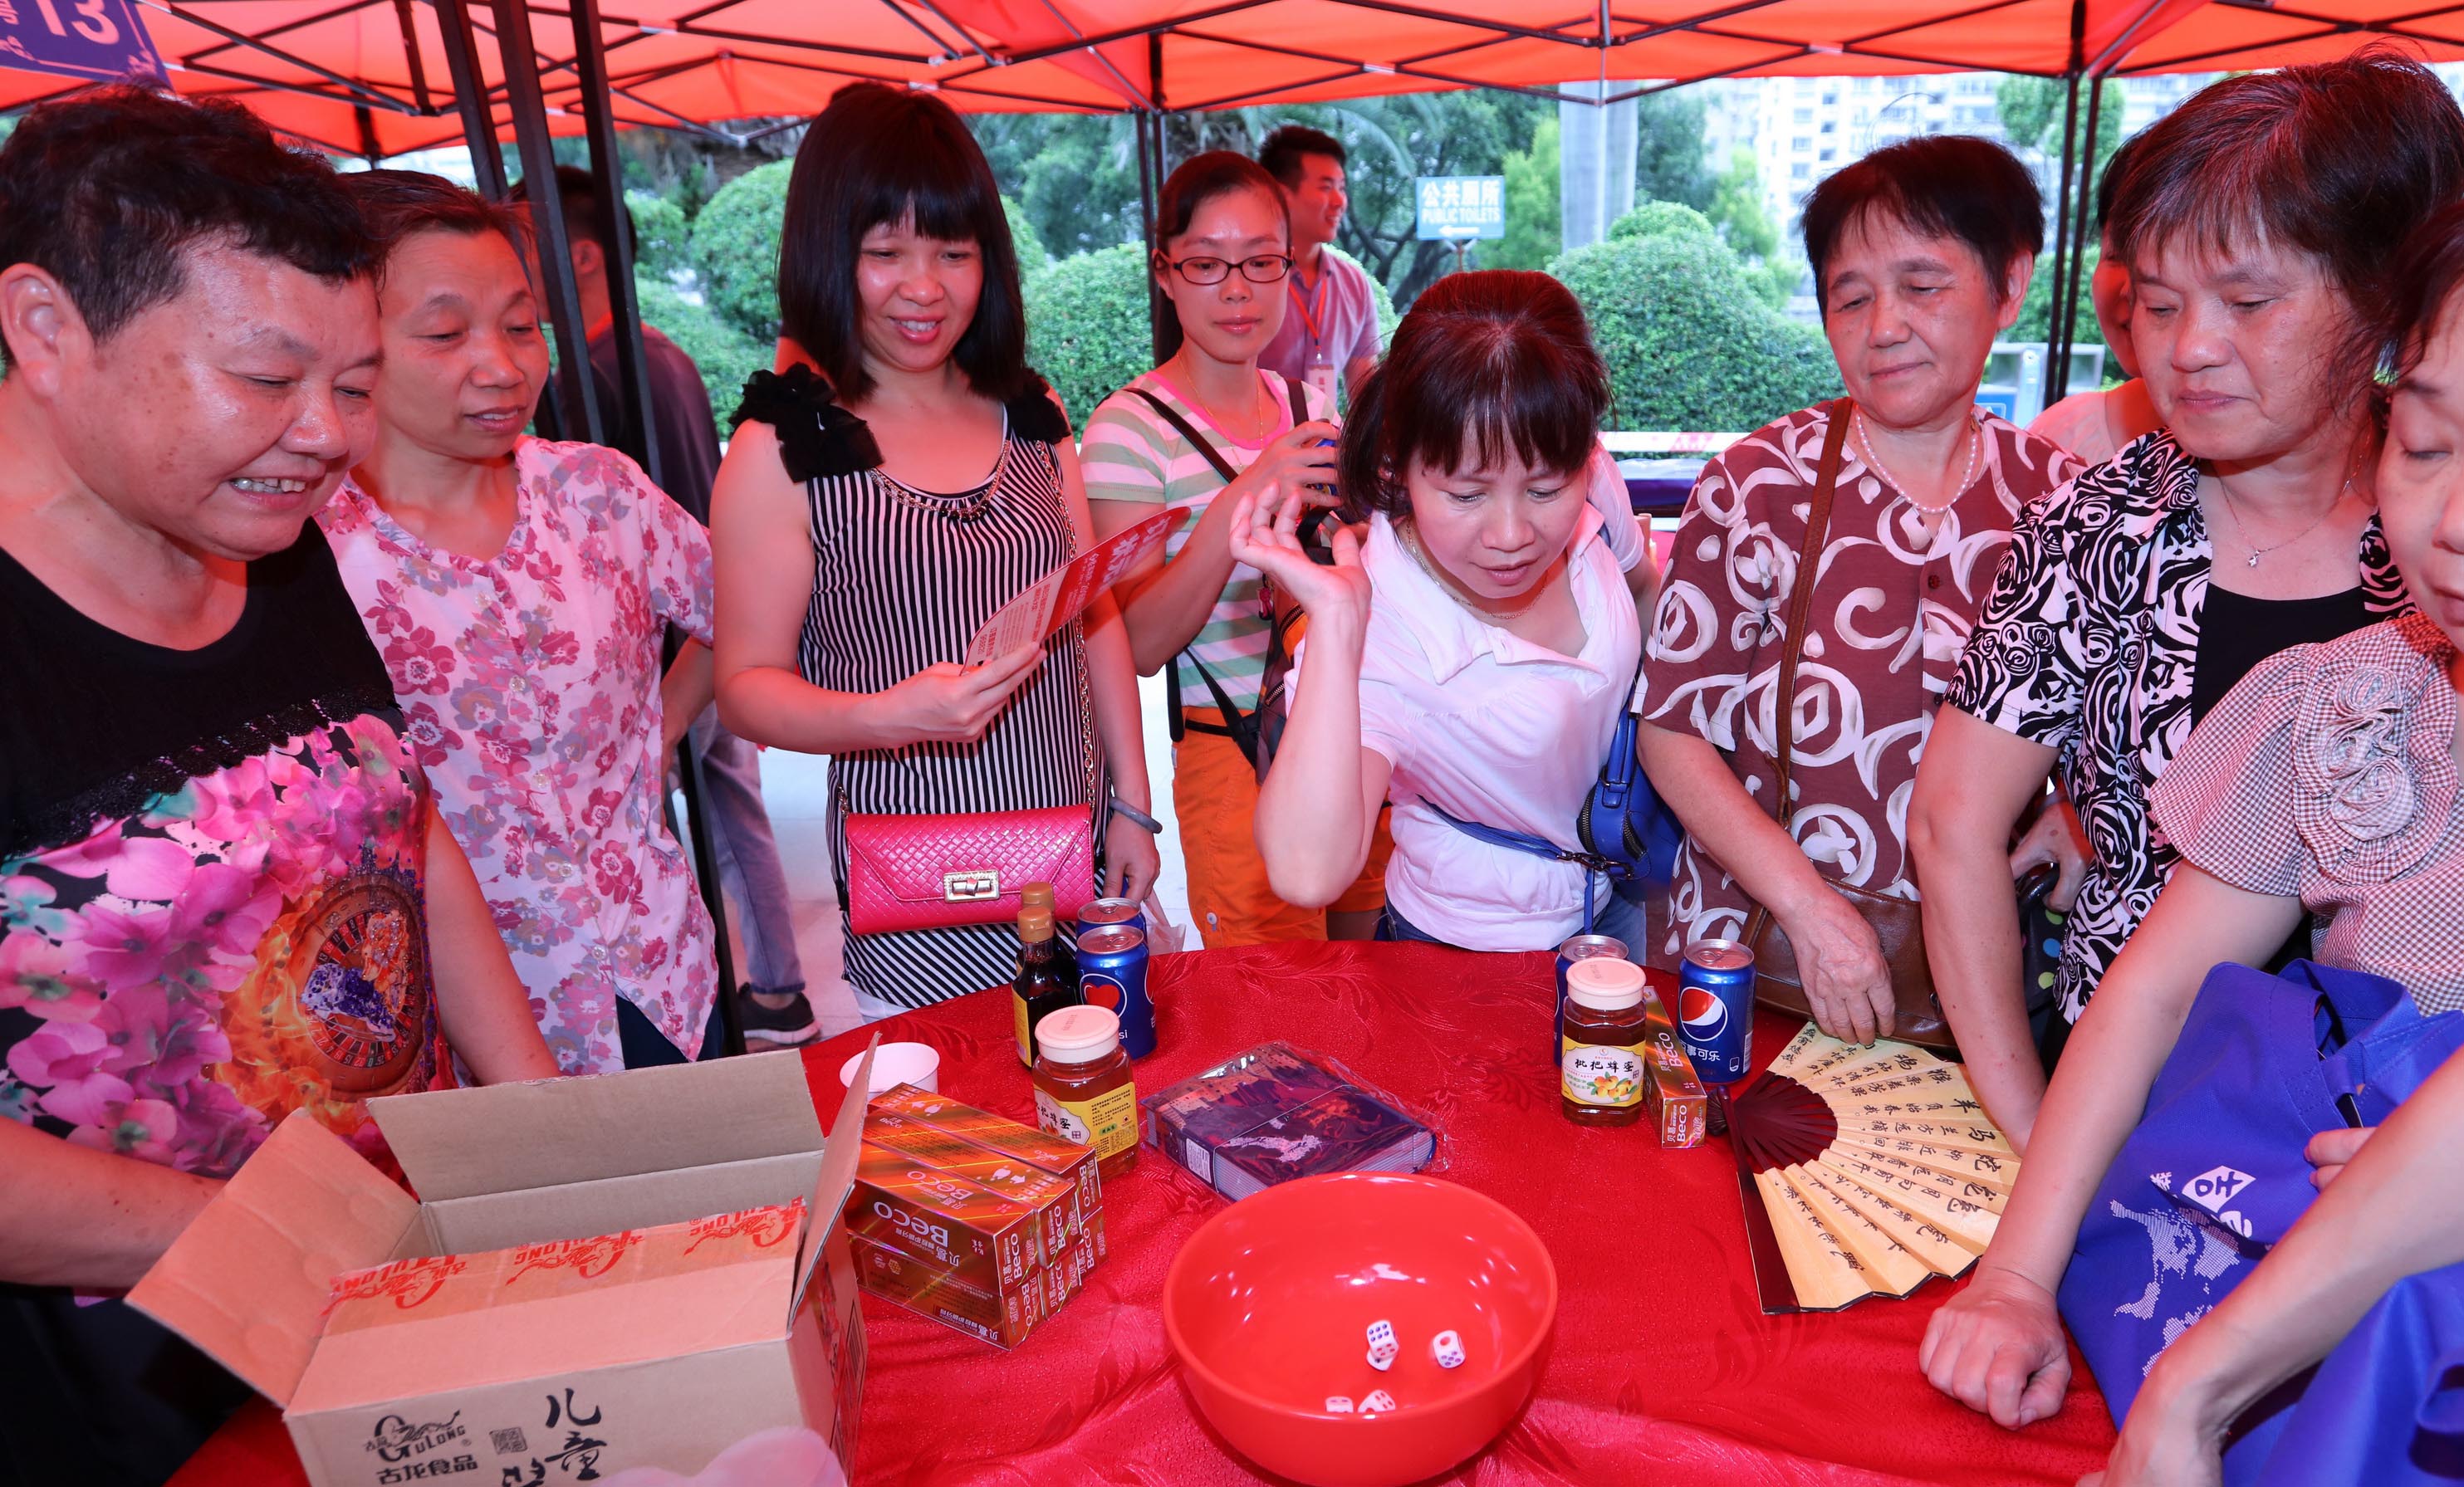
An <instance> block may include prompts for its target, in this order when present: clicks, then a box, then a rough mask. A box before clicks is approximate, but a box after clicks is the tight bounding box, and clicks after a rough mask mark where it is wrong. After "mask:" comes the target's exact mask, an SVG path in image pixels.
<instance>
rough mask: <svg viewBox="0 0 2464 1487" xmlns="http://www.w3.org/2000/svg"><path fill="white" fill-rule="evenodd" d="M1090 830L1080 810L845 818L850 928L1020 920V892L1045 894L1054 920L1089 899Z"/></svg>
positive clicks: (878, 930) (879, 930)
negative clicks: (1042, 886) (1042, 889)
mask: <svg viewBox="0 0 2464 1487" xmlns="http://www.w3.org/2000/svg"><path fill="white" fill-rule="evenodd" d="M1094 828H1095V822H1094V816H1093V813H1092V812H1090V811H1089V809H1088V808H1087V807H1086V806H1083V805H1061V806H1055V807H1053V808H1052V809H1050V810H1044V811H984V812H979V813H977V814H974V815H963V816H859V815H856V814H853V813H849V814H848V815H847V927H848V928H849V929H853V930H854V931H855V932H856V933H858V934H895V933H898V932H900V931H901V930H907V929H954V928H956V927H957V926H959V925H971V924H1000V923H1002V922H1003V921H1005V920H1007V921H1014V920H1016V919H1017V918H1018V908H1019V893H1020V890H1021V889H1023V888H1024V887H1025V886H1027V885H1028V884H1030V883H1048V884H1051V885H1052V908H1053V913H1054V916H1055V917H1056V918H1061V919H1069V918H1074V917H1075V916H1076V915H1077V912H1078V910H1079V909H1081V908H1085V907H1086V906H1087V904H1088V903H1089V901H1090V900H1091V899H1093V898H1094V897H1095V829H1094Z"/></svg>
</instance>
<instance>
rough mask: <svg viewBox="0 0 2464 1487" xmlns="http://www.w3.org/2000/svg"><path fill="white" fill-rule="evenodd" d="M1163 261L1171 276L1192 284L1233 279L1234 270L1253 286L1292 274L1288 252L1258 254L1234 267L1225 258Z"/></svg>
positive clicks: (1272, 281)
mask: <svg viewBox="0 0 2464 1487" xmlns="http://www.w3.org/2000/svg"><path fill="white" fill-rule="evenodd" d="M1164 262H1165V263H1167V264H1171V266H1172V270H1173V272H1174V273H1177V274H1179V275H1180V276H1181V277H1182V278H1185V279H1187V280H1189V282H1191V283H1192V284H1221V283H1222V282H1223V281H1224V280H1225V279H1227V278H1230V277H1231V276H1232V271H1233V269H1234V268H1236V267H1237V268H1239V269H1240V271H1241V276H1242V277H1243V278H1244V279H1247V280H1248V281H1249V282H1250V283H1252V284H1272V283H1274V282H1275V281H1276V280H1278V279H1280V278H1282V277H1283V276H1284V275H1285V274H1287V273H1291V272H1292V258H1291V254H1289V253H1260V254H1259V255H1258V256H1256V257H1255V258H1243V259H1242V260H1241V261H1240V263H1239V264H1237V265H1235V264H1234V263H1233V262H1232V261H1231V260H1230V259H1228V258H1183V259H1180V260H1179V261H1178V262H1175V261H1174V260H1172V259H1170V258H1166V259H1165V260H1164Z"/></svg>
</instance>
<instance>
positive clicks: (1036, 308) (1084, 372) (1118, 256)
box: [1026, 243, 1155, 425]
mask: <svg viewBox="0 0 2464 1487" xmlns="http://www.w3.org/2000/svg"><path fill="white" fill-rule="evenodd" d="M1146 259H1147V255H1146V251H1145V250H1144V249H1142V248H1140V247H1138V245H1136V244H1135V243H1123V244H1120V245H1118V246H1116V247H1112V248H1105V249H1099V250H1097V251H1094V252H1089V253H1072V254H1071V255H1070V256H1068V257H1067V258H1063V259H1059V260H1057V261H1056V262H1054V263H1053V264H1052V265H1051V267H1049V268H1047V269H1045V271H1044V272H1043V273H1039V274H1037V275H1036V278H1035V287H1034V290H1033V292H1032V293H1031V294H1030V295H1028V297H1027V304H1026V354H1027V360H1028V361H1031V362H1032V363H1033V364H1034V366H1035V369H1036V370H1037V371H1039V372H1042V373H1043V374H1044V376H1045V380H1046V381H1048V382H1050V383H1052V385H1053V388H1054V390H1056V391H1058V392H1059V393H1060V394H1061V405H1062V406H1063V407H1066V408H1067V409H1068V410H1069V419H1070V422H1071V424H1072V425H1083V424H1085V423H1086V422H1087V417H1088V415H1089V414H1090V413H1092V412H1094V411H1095V405H1096V404H1098V403H1101V402H1103V401H1104V400H1105V399H1106V398H1109V397H1111V395H1112V394H1113V393H1114V392H1117V391H1118V390H1120V388H1121V387H1122V386H1123V385H1124V384H1125V383H1128V382H1129V380H1130V379H1131V378H1133V377H1135V376H1137V375H1138V374H1139V373H1140V372H1143V371H1145V370H1147V369H1148V368H1149V367H1152V366H1154V365H1155V355H1154V351H1155V341H1154V339H1153V335H1152V332H1151V331H1150V329H1149V327H1148V321H1147V269H1146Z"/></svg>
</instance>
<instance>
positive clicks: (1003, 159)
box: [967, 114, 1139, 258]
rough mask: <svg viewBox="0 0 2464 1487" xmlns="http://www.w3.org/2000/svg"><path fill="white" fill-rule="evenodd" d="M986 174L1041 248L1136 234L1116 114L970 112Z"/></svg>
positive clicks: (1128, 148) (1064, 252) (1131, 153)
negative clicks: (987, 168)
mask: <svg viewBox="0 0 2464 1487" xmlns="http://www.w3.org/2000/svg"><path fill="white" fill-rule="evenodd" d="M967 126H968V127H969V128H970V129H972V130H974V131H975V135H976V142H977V143H979V144H980V145H981V146H983V151H984V158H985V160H987V161H989V162H990V163H991V164H992V167H993V179H994V180H996V181H999V182H1000V183H1001V187H1002V189H1003V190H1004V191H1005V192H1007V193H1008V195H1009V196H1010V198H1011V199H1012V200H1014V201H1015V202H1016V203H1017V204H1018V208H1019V209H1018V212H1017V214H1016V215H1015V216H1013V217H1012V219H1011V226H1010V231H1011V233H1012V234H1013V235H1015V234H1016V233H1017V231H1018V222H1019V220H1020V219H1021V218H1023V219H1024V221H1025V223H1026V225H1027V226H1028V227H1029V228H1030V229H1032V230H1034V233H1035V238H1036V241H1037V243H1038V244H1039V245H1040V246H1041V247H1042V248H1043V249H1044V250H1045V251H1047V252H1049V253H1051V254H1053V255H1055V256H1059V257H1065V258H1066V257H1067V256H1069V255H1071V254H1073V253H1082V252H1087V251H1090V250H1093V249H1098V248H1110V247H1112V246H1113V245H1115V244H1119V243H1134V242H1137V241H1138V240H1139V223H1138V159H1137V151H1136V148H1135V142H1134V133H1133V129H1134V126H1133V121H1132V120H1130V119H1129V118H1128V117H1126V116H1123V115H1108V116H1095V115H1087V114H970V115H968V116H967Z"/></svg>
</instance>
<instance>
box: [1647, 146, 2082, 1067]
mask: <svg viewBox="0 0 2464 1487" xmlns="http://www.w3.org/2000/svg"><path fill="white" fill-rule="evenodd" d="M1804 223H1805V247H1806V254H1807V256H1808V258H1810V259H1811V260H1812V262H1813V265H1814V276H1815V291H1816V294H1817V296H1818V298H1819V300H1820V302H1821V305H1822V322H1823V329H1824V332H1825V333H1826V334H1827V335H1828V336H1829V337H1830V339H1831V349H1832V354H1833V355H1834V356H1836V357H1837V359H1838V361H1839V370H1840V375H1841V376H1842V378H1844V379H1845V381H1846V383H1847V386H1848V392H1849V399H1850V401H1849V403H1847V404H1824V405H1816V406H1815V407H1810V408H1806V409H1803V410H1801V411H1799V412H1795V413H1791V414H1790V415H1788V416H1787V417H1786V418H1783V419H1781V420H1779V421H1778V422H1777V423H1774V424H1771V425H1770V426H1766V427H1764V428H1761V429H1758V430H1756V431H1755V432H1753V433H1751V434H1749V435H1748V436H1747V437H1746V438H1745V439H1744V440H1743V441H1741V442H1740V443H1738V444H1736V445H1734V446H1732V447H1731V448H1728V449H1727V451H1726V452H1725V453H1723V454H1721V455H1720V457H1719V458H1717V459H1715V460H1713V461H1711V462H1710V464H1708V465H1707V466H1705V468H1704V470H1703V475H1702V478H1701V480H1700V481H1699V482H1697V484H1696V485H1695V487H1694V494H1693V497H1692V499H1691V500H1689V501H1688V502H1687V503H1686V508H1685V514H1684V517H1683V521H1682V522H1681V523H1680V525H1679V527H1678V531H1677V544H1676V551H1675V554H1674V556H1673V558H1672V560H1671V565H1670V569H1669V573H1668V577H1667V580H1666V584H1665V586H1664V587H1663V589H1662V591H1661V600H1660V607H1659V612H1658V614H1657V616H1656V618H1655V620H1654V623H1653V629H1652V635H1651V640H1650V648H1649V651H1648V660H1647V661H1646V663H1645V665H1644V667H1643V679H1642V687H1641V689H1640V691H1639V694H1638V696H1637V698H1636V709H1637V711H1639V712H1640V713H1641V714H1642V717H1643V720H1644V723H1645V725H1646V726H1645V727H1644V728H1643V729H1642V758H1643V765H1644V767H1645V769H1647V770H1648V771H1649V773H1650V776H1651V781H1652V784H1653V785H1654V786H1655V787H1656V788H1657V789H1658V790H1659V792H1660V795H1661V798H1662V799H1664V800H1666V801H1667V802H1668V803H1669V805H1670V806H1671V807H1672V808H1673V809H1674V810H1675V811H1676V812H1677V814H1678V816H1679V818H1680V819H1681V820H1683V821H1684V823H1685V828H1686V842H1685V846H1684V849H1683V852H1682V853H1681V854H1680V857H1679V860H1678V870H1677V883H1676V887H1675V891H1674V893H1673V895H1672V900H1671V908H1672V914H1673V923H1672V924H1671V925H1670V927H1669V929H1668V931H1667V933H1666V935H1665V936H1664V938H1662V939H1661V943H1660V944H1659V945H1658V946H1656V947H1655V955H1656V958H1658V959H1660V960H1661V962H1662V963H1663V964H1665V963H1670V962H1673V961H1674V959H1675V958H1676V957H1677V956H1678V955H1679V954H1681V953H1682V952H1683V948H1684V946H1686V945H1688V944H1691V943H1692V942H1694V941H1696V940H1700V939H1707V938H1730V939H1733V938H1738V937H1739V936H1740V933H1741V931H1742V929H1744V927H1745V923H1746V919H1747V916H1748V915H1749V913H1750V912H1751V911H1752V908H1753V906H1754V905H1756V904H1762V905H1766V906H1768V907H1769V908H1771V913H1772V916H1773V918H1774V919H1775V920H1776V921H1777V924H1778V928H1779V929H1780V930H1781V932H1783V933H1785V934H1786V935H1787V936H1788V939H1789V943H1790V945H1791V946H1792V947H1793V949H1794V950H1795V951H1796V956H1797V962H1798V967H1799V972H1800V973H1801V974H1802V976H1803V977H1804V983H1805V991H1806V995H1807V1000H1808V1001H1809V1002H1810V1003H1811V1004H1812V1005H1813V1008H1814V1012H1815V1020H1816V1021H1818V1022H1819V1023H1820V1024H1821V1025H1822V1029H1823V1031H1824V1032H1827V1033H1831V1034H1833V1035H1835V1036H1837V1037H1841V1038H1852V1039H1856V1040H1858V1041H1859V1042H1862V1041H1867V1040H1870V1039H1872V1038H1874V1037H1875V1036H1876V1035H1877V1034H1878V1033H1888V1032H1890V1031H1891V1029H1892V1006H1893V1003H1892V992H1891V984H1890V976H1889V972H1888V967H1887V966H1886V965H1885V963H1884V961H1883V957H1882V951H1881V947H1880V945H1879V944H1878V943H1877V942H1876V939H1875V936H1874V933H1873V931H1872V930H1871V929H1868V928H1867V926H1866V924H1865V922H1864V920H1863V919H1861V918H1860V917H1859V915H1858V913H1857V910H1856V909H1855V908H1853V907H1852V906H1851V905H1850V904H1849V902H1848V901H1847V899H1845V898H1843V897H1842V896H1841V895H1840V894H1839V893H1837V892H1836V891H1834V888H1833V885H1834V884H1849V885H1855V886H1859V887H1863V888H1867V889H1870V890H1873V891H1876V892H1882V893H1889V894H1893V895H1896V896H1899V897H1903V898H1910V899H1913V898H1914V897H1916V886H1915V883H1914V882H1913V880H1912V876H1911V874H1910V871H1909V867H1908V862H1907V848H1906V820H1907V799H1908V793H1909V791H1910V790H1911V789H1912V788H1913V787H1914V785H1915V781H1916V768H1917V757H1918V755H1919V754H1921V753H1922V752H1923V751H1924V748H1925V734H1926V732H1927V730H1928V729H1929V728H1930V727H1931V726H1932V722H1933V710H1934V704H1935V701H1936V699H1938V698H1939V697H1940V696H1941V695H1942V692H1943V689H1944V688H1945V687H1947V685H1948V684H1949V681H1950V673H1951V667H1952V666H1953V665H1954V664H1955V663H1956V662H1957V661H1958V659H1959V652H1960V647H1961V646H1962V645H1964V644H1965V643H1966V642H1967V639H1968V632H1969V627H1970V625H1971V624H1973V623H1974V622H1975V618H1976V610H1977V606H1978V605H1979V604H1981V603H1982V602H1983V601H1984V599H1985V593H1986V590H1987V588H1988V587H1989V586H1990V585H1991V583H1992V581H1993V575H1994V573H1995V571H1996V570H1997V569H1998V568H1999V566H2000V564H2001V559H2002V550H2003V547H2004V546H2005V545H2006V544H2007V543H2008V542H2009V540H2010V536H2011V525H2012V521H2013V517H2014V516H2015V515H2016V514H2017V513H2018V511H2019V508H2020V507H2021V506H2022V505H2024V504H2026V503H2027V502H2029V501H2032V500H2035V498H2037V497H2038V496H2041V495H2043V494H2044V493H2045V492H2049V491H2051V490H2053V489H2054V487H2056V486H2057V485H2059V484H2061V483H2062V481H2064V480H2066V479H2068V478H2069V477H2070V475H2071V474H2072V472H2073V471H2074V470H2077V469H2078V462H2077V461H2075V460H2073V459H2072V458H2071V457H2070V456H2069V455H2068V454H2065V453H2063V452H2062V451H2061V450H2060V449H2058V448H2055V447H2054V446H2053V445H2051V444H2049V443H2047V442H2045V441H2044V440H2042V439H2038V438H2036V437H2035V436H2034V435H2032V434H2029V433H2027V432H2026V431H2024V430H2022V429H2020V428H2019V427H2017V426H2014V425H2013V424H2010V423H2007V422H2005V421H2004V420H2002V419H2000V418H1997V417H1995V416H1993V415H1992V414H1991V413H1987V412H1985V411H1984V410H1983V409H1981V408H1978V407H1977V406H1976V385H1977V381H1978V379H1979V377H1980V376H1981V375H1982V374H1983V372H1984V369H1985V358H1986V355H1987V354H1988V352H1990V351H1991V348H1992V344H1993V338H1994V336H1995V334H1996V333H1997V332H1999V331H2001V330H2003V329H2005V328H2007V327H2008V326H2009V325H2010V324H2011V323H2012V322H2013V320H2014V319H2015V318H2016V317H2017V316H2018V313H2019V305H2020V301H2021V300H2022V299H2023V298H2024V297H2025V296H2026V294H2027V290H2028V277H2029V272H2030V270H2031V268H2032V267H2033V266H2034V262H2035V253H2036V250H2037V248H2038V247H2039V246H2040V245H2041V243H2042V242H2043V238H2044V219H2043V214H2042V211H2041V208H2039V207H2038V205H2037V198H2036V187H2035V182H2034V181H2032V180H2031V179H2030V178H2029V176H2028V173H2027V171H2026V170H2025V169H2024V168H2023V167H2022V166H2021V165H2020V164H2019V163H2018V162H2017V161H2015V160H2013V158H2012V157H2011V154H2010V152H2009V151H2007V150H2005V149H2003V148H2002V147H2001V146H2000V145H1998V144H1994V143H1991V142H1987V141H1984V140H1978V139H1970V138H1966V137H1962V136H1937V137H1933V138H1929V139H1916V140H1909V141H1905V142H1902V143H1899V144H1894V145H1890V146H1887V147H1886V148H1883V149H1880V150H1877V151H1875V152H1874V153H1873V154H1871V155H1868V156H1866V157H1865V158H1864V159H1863V160H1861V161H1859V162H1858V163H1857V164H1853V165H1850V166H1849V167H1847V168H1846V169H1844V170H1841V171H1839V172H1838V173H1837V174H1836V175H1834V176H1832V177H1831V178H1830V179H1829V180H1827V181H1824V182H1823V183H1822V184H1821V185H1820V186H1816V187H1815V192H1814V194H1813V196H1812V197H1810V198H1809V199H1808V200H1807V202H1806V206H1805V217H1804ZM1840 416H1845V417H1846V418H1847V419H1848V427H1847V428H1846V430H1845V431H1844V435H1845V437H1844V443H1843V448H1842V453H1841V458H1840V466H1839V476H1838V483H1837V494H1836V496H1835V498H1834V506H1833V511H1832V516H1831V526H1830V531H1829V534H1828V536H1827V537H1826V538H1825V540H1824V543H1823V548H1822V552H1821V554H1820V555H1819V558H1818V565H1817V567H1816V568H1815V587H1814V591H1813V596H1812V607H1811V609H1810V610H1809V611H1808V618H1807V636H1806V644H1805V648H1804V657H1803V659H1802V661H1801V662H1800V663H1799V665H1798V668H1797V679H1796V694H1795V700H1794V709H1793V711H1794V712H1795V715H1796V717H1795V727H1794V729H1793V737H1794V763H1793V776H1794V777H1793V790H1792V794H1793V796H1794V798H1795V807H1796V808H1795V813H1794V817H1793V822H1792V825H1791V828H1790V829H1789V830H1786V831H1783V830H1782V829H1781V827H1780V825H1779V823H1778V821H1777V820H1776V819H1775V808H1776V805H1777V802H1776V800H1775V799H1774V796H1775V794H1776V791H1775V783H1776V782H1775V781H1774V780H1773V779H1771V777H1769V775H1770V772H1769V771H1768V770H1767V769H1757V768H1755V767H1753V766H1752V765H1750V764H1749V763H1747V762H1746V761H1747V760H1749V759H1768V758H1770V757H1771V750H1772V748H1773V745H1774V739H1775V736H1776V729H1775V726H1774V719H1773V716H1772V714H1773V711H1774V709H1775V705H1776V704H1775V693H1776V677H1777V672H1778V670H1779V666H1780V660H1781V653H1782V650H1783V649H1784V643H1785V640H1786V637H1785V635H1783V634H1782V630H1783V628H1784V624H1783V618H1784V613H1785V610H1786V608H1787V606H1788V601H1789V595H1790V590H1791V588H1792V586H1793V584H1794V582H1795V580H1796V573H1797V567H1798V565H1799V563H1800V562H1802V561H1803V560H1804V555H1803V554H1802V551H1801V550H1802V548H1803V547H1804V543H1805V537H1806V527H1807V516H1808V511H1809V508H1810V503H1811V500H1812V494H1813V487H1814V484H1815V469H1816V464H1817V462H1818V460H1819V458H1820V455H1821V451H1822V448H1823V443H1824V439H1825V437H1826V435H1828V434H1829V433H1830V431H1831V425H1832V420H1833V419H1834V418H1836V417H1840ZM1732 755H1733V756H1735V758H1736V762H1735V763H1734V764H1732V763H1731V756H1732Z"/></svg>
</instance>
